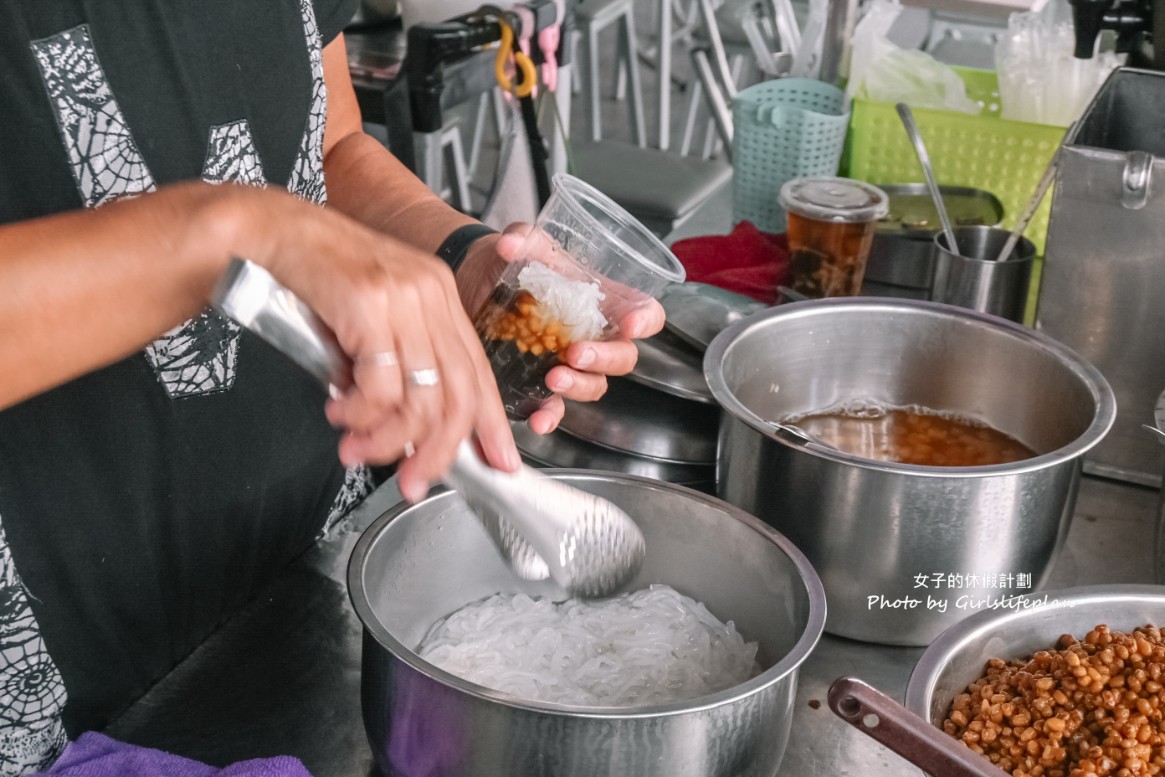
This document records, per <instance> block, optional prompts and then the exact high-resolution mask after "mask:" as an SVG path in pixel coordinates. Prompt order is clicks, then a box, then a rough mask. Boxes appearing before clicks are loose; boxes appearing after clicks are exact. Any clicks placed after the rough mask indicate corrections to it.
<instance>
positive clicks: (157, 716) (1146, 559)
mask: <svg viewBox="0 0 1165 777" xmlns="http://www.w3.org/2000/svg"><path fill="white" fill-rule="evenodd" d="M398 499H399V493H398V492H397V491H396V489H395V485H394V483H393V481H389V482H388V483H386V484H385V485H384V486H382V487H381V488H380V489H379V490H378V491H376V492H375V493H374V494H373V495H372V496H371V497H370V498H369V499H368V500H367V501H366V502H365V503H364V504H363V505H362V506H361V507H360V508H359V509H358V510H356V511H355V512H354V513H353V515H352V516H351V517H350V519H349V527H348V528H349V532H348V533H346V534H344V535H342V536H339V537H336V538H334V539H331V540H328V541H325V542H322V543H320V544H319V545H318V546H317V547H315V548H313V549H312V550H311V551H310V552H308V553H307V554H305V555H304V557H303V558H301V559H300V560H299V561H298V562H297V563H296V564H295V565H293V566H292V568H290V569H289V570H288V571H287V573H286V574H285V575H283V577H282V578H281V579H279V580H278V581H276V583H275V584H274V585H272V586H271V588H270V589H269V590H268V591H267V592H266V593H265V595H264V596H261V597H260V598H259V599H258V600H257V601H255V602H254V603H252V605H251V606H250V607H249V608H248V609H247V610H246V611H245V612H244V613H242V614H241V615H239V616H237V617H236V618H234V619H233V620H232V621H230V622H229V623H227V624H226V625H225V626H224V627H223V628H222V629H221V630H220V631H219V632H218V633H216V634H215V635H214V636H213V637H212V638H211V639H210V640H208V641H207V643H206V644H204V645H203V646H202V647H201V648H199V650H198V651H196V652H195V653H194V654H193V655H192V656H190V658H189V659H187V660H186V661H185V662H184V663H183V664H182V665H181V666H179V667H178V669H176V670H175V671H174V672H173V673H171V675H169V676H168V677H166V678H165V679H164V680H163V681H162V682H160V683H159V684H158V685H157V686H155V687H154V688H153V689H152V690H151V691H150V693H149V694H148V695H147V696H146V697H144V698H143V699H142V700H141V701H139V702H138V703H137V704H136V705H135V706H134V707H132V708H131V709H130V710H129V711H127V712H126V713H125V714H124V715H123V716H121V717H120V718H119V719H118V720H117V721H116V722H115V723H114V724H113V725H112V726H110V727H109V729H107V732H106V733H108V734H109V735H110V736H113V737H116V738H119V739H123V740H126V741H130V742H134V743H136V744H141V745H145V746H150V747H157V748H161V749H163V750H169V751H171V752H176V753H180V754H182V755H185V756H187V757H190V758H195V759H198V760H201V761H205V762H208V763H212V764H216V765H225V764H227V763H231V762H234V761H240V760H244V759H248V758H256V757H261V756H269V755H275V754H292V755H295V756H298V757H299V758H300V759H301V760H302V761H303V762H304V764H305V765H306V766H307V768H308V769H309V770H310V771H311V772H312V774H313V775H315V777H369V776H370V775H374V774H375V770H374V767H373V765H372V754H371V752H370V750H369V747H368V744H367V741H366V739H365V737H364V729H363V724H362V722H361V717H360V638H361V629H360V624H359V621H358V620H357V618H356V616H355V614H354V613H353V612H352V608H351V605H350V604H349V602H348V596H347V591H346V585H345V582H344V579H345V568H346V564H347V559H348V555H349V553H350V551H351V548H352V546H353V545H354V544H355V542H356V539H357V537H358V534H359V532H360V531H361V530H362V529H363V528H364V527H366V526H367V525H368V524H370V523H371V522H372V521H373V520H375V519H376V518H377V517H379V516H380V515H381V514H383V513H384V511H385V510H387V509H388V508H390V507H391V506H392V505H394V504H395V503H396V502H397V501H398ZM1156 507H1157V492H1156V491H1155V490H1151V489H1148V488H1143V487H1139V486H1133V485H1128V484H1124V483H1116V482H1113V481H1106V480H1100V479H1096V478H1085V479H1084V482H1083V485H1082V488H1081V492H1080V499H1079V501H1078V504H1077V508H1076V515H1075V520H1074V522H1073V525H1072V528H1071V531H1070V533H1069V536H1068V542H1067V546H1066V548H1065V550H1064V553H1063V555H1062V556H1061V558H1060V559H1059V560H1058V562H1057V564H1056V567H1055V568H1054V570H1053V571H1052V574H1051V579H1050V581H1049V586H1050V587H1064V586H1069V585H1080V584H1087V583H1101V582H1105V583H1148V582H1152V579H1153V559H1152V555H1153V547H1152V546H1153V543H1152V539H1153V528H1154V522H1155V517H1156ZM921 653H922V649H921V648H892V647H884V646H878V645H870V644H864V643H859V642H853V641H850V640H845V639H840V638H837V637H831V636H828V635H826V636H825V637H823V638H822V640H821V643H820V644H819V645H818V647H817V649H816V650H815V651H814V653H813V654H812V655H811V656H810V657H809V659H808V661H807V662H806V663H805V665H804V666H803V667H802V669H801V673H800V683H799V688H798V692H797V702H796V707H795V715H796V717H795V718H794V721H793V733H792V737H791V739H790V742H789V748H788V750H787V751H786V754H785V759H784V763H783V765H782V768H781V775H788V776H789V777H793V776H794V775H797V776H802V775H817V774H821V775H830V776H831V777H845V775H853V776H854V777H857V776H858V775H861V776H862V777H879V776H880V775H917V774H918V770H917V769H915V768H914V767H913V766H911V765H909V764H907V763H906V762H905V761H903V760H901V759H900V758H899V757H898V756H897V755H895V754H894V753H892V752H890V751H889V750H886V749H885V748H883V747H882V746H881V745H878V744H877V743H875V742H874V741H873V740H871V739H869V738H867V737H865V736H864V735H863V734H861V733H859V732H857V731H856V730H855V729H852V728H850V727H849V726H848V725H846V724H844V723H843V722H842V721H841V720H839V719H838V718H836V717H835V716H834V715H833V713H832V712H830V711H829V709H828V706H827V705H826V703H825V698H826V691H827V689H828V688H829V685H830V683H832V682H833V680H834V679H836V678H837V677H839V676H841V675H845V674H849V675H857V676H858V677H861V678H862V679H864V680H866V681H867V682H869V683H871V684H872V685H874V686H875V687H877V688H879V689H881V690H883V691H885V692H886V693H888V694H890V695H891V696H894V697H896V698H898V699H901V698H902V695H903V692H904V691H905V688H906V681H907V679H908V678H909V676H910V671H911V669H912V668H913V666H914V662H915V661H916V660H917V658H918V656H919V655H920V654H921ZM481 777H493V775H482V776H481ZM596 777H598V776H596ZM611 777H633V775H611Z"/></svg>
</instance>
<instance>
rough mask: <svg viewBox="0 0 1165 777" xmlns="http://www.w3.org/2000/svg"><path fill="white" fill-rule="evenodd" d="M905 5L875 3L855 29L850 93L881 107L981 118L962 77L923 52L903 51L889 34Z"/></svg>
mask: <svg viewBox="0 0 1165 777" xmlns="http://www.w3.org/2000/svg"><path fill="white" fill-rule="evenodd" d="M901 12H902V6H901V5H900V4H898V3H897V2H893V0H873V2H871V3H870V5H869V7H868V9H867V10H866V13H865V15H864V16H863V17H862V20H861V21H860V22H858V25H857V27H856V28H855V29H854V37H853V46H852V48H853V53H852V57H851V60H850V80H849V83H848V85H847V87H846V92H847V94H848V95H849V96H851V97H860V98H862V99H865V100H873V101H876V102H883V103H900V102H903V103H906V104H907V105H909V106H911V107H913V108H936V109H941V110H949V111H958V112H960V113H972V114H977V113H979V112H980V111H981V109H982V108H981V106H980V105H979V104H978V103H977V102H975V101H974V100H972V99H971V98H969V97H967V88H966V85H965V84H964V83H963V80H962V79H961V78H959V75H958V73H956V72H955V71H954V70H952V69H951V68H950V66H948V65H944V64H943V63H941V62H939V61H938V60H937V59H935V58H934V57H932V56H931V55H930V54H927V53H926V52H923V51H914V50H908V49H903V48H901V47H899V46H898V45H897V44H895V43H894V42H893V41H891V40H890V38H889V36H888V33H889V31H890V27H891V26H893V24H894V22H895V20H897V18H898V15H899V14H900V13H901Z"/></svg>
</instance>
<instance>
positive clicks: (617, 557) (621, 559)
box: [211, 259, 646, 598]
mask: <svg viewBox="0 0 1165 777" xmlns="http://www.w3.org/2000/svg"><path fill="white" fill-rule="evenodd" d="M211 304H212V305H213V306H214V308H215V309H216V310H217V311H218V312H219V313H221V314H223V315H224V316H227V317H228V318H230V319H232V320H234V321H235V322H237V323H238V324H239V325H240V326H243V327H246V328H247V329H249V330H251V331H252V332H254V333H255V334H257V335H258V336H259V337H261V338H262V339H263V340H265V341H267V342H268V343H269V344H271V345H272V346H274V347H275V348H276V349H277V350H279V351H281V352H282V353H283V354H285V355H286V356H288V357H290V358H291V359H292V360H293V361H295V362H296V363H297V364H299V365H300V366H301V367H303V368H304V369H306V370H307V371H308V372H309V373H311V374H312V375H314V376H315V377H316V378H317V379H319V381H320V382H321V383H322V384H323V385H324V386H325V387H326V388H327V389H328V391H329V393H330V394H332V395H333V396H340V395H342V394H343V392H344V391H345V390H346V389H348V388H349V387H350V386H351V385H352V363H351V360H350V359H349V358H348V356H347V355H346V354H345V353H344V351H343V350H342V349H341V348H340V346H339V344H338V342H337V341H336V338H335V335H334V334H333V333H332V331H331V329H330V328H329V327H328V326H327V324H325V323H324V322H323V320H322V319H321V318H320V317H319V316H318V315H317V314H316V313H315V311H313V310H312V309H311V308H310V307H308V306H307V304H306V303H304V302H303V301H302V300H301V299H299V298H298V297H297V296H295V294H294V293H293V292H292V291H291V290H290V289H288V288H286V287H285V286H283V285H281V284H280V283H279V282H278V281H276V280H275V279H274V278H273V277H272V276H271V274H270V273H268V272H267V271H266V270H265V269H263V268H262V267H260V266H259V265H257V264H254V263H253V262H249V261H246V260H243V259H234V260H232V261H231V264H230V267H228V269H227V271H226V272H225V273H224V274H223V276H222V278H220V279H219V281H218V283H217V284H216V285H215V288H214V291H213V292H212V294H211ZM444 481H445V484H446V485H447V486H449V487H450V488H451V489H453V490H455V491H457V493H459V494H460V495H461V497H462V498H463V499H464V500H465V502H466V503H467V504H468V505H469V507H470V509H471V510H473V512H474V513H476V514H477V516H478V517H479V518H480V519H481V521H482V523H483V524H484V525H485V528H486V530H487V531H488V532H489V534H490V537H491V538H492V539H493V541H494V544H495V545H497V547H498V550H499V551H501V553H502V555H503V556H504V557H505V558H506V560H507V561H508V562H509V564H510V566H511V567H512V568H513V570H514V572H515V573H516V574H517V575H518V576H519V577H521V578H523V579H525V580H545V579H546V578H548V577H549V578H553V579H554V581H555V582H556V583H558V584H559V585H560V586H562V588H563V589H564V590H565V591H566V592H567V593H568V594H570V595H572V596H580V597H591V598H593V597H601V596H608V595H610V594H613V593H615V592H617V591H618V590H619V589H621V588H622V587H623V586H624V585H626V584H627V582H628V581H629V580H630V579H631V578H632V577H633V576H634V575H635V573H636V572H637V571H638V570H639V567H640V566H641V564H642V563H643V557H644V555H645V553H646V546H645V543H644V540H643V534H642V533H641V532H640V530H639V527H638V526H636V524H635V522H634V521H633V520H632V519H631V517H630V516H629V515H627V513H626V512H624V511H623V510H622V509H620V508H619V507H618V506H616V505H615V504H613V503H611V502H610V501H608V500H606V499H602V498H600V497H598V496H595V495H593V494H589V493H587V492H585V491H582V490H580V489H577V488H573V487H571V486H568V485H566V484H564V483H561V482H559V481H557V480H554V479H553V478H550V477H547V476H546V475H544V474H542V473H540V472H538V471H537V470H535V469H533V468H531V467H528V466H525V465H523V466H522V467H521V468H520V469H519V470H518V471H517V472H514V473H508V472H502V471H500V470H496V469H493V468H492V467H490V466H488V465H486V464H485V462H483V461H482V460H481V458H480V457H479V456H478V454H477V451H476V450H475V448H474V446H473V445H472V444H471V443H470V442H469V441H468V440H464V441H462V443H461V445H460V446H459V447H458V449H457V457H456V459H455V460H454V462H453V464H452V465H451V466H450V468H449V472H448V474H447V475H446V476H445V478H444Z"/></svg>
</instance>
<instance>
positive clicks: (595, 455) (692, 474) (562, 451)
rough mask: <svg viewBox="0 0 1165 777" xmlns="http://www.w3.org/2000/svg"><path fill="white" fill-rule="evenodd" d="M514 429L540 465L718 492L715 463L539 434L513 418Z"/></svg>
mask: <svg viewBox="0 0 1165 777" xmlns="http://www.w3.org/2000/svg"><path fill="white" fill-rule="evenodd" d="M510 429H511V430H512V431H513V433H514V442H516V443H517V444H518V450H519V451H521V452H522V456H523V457H524V458H525V459H526V460H527V461H529V462H530V463H531V464H532V465H533V466H536V467H553V468H567V469H572V468H573V469H596V470H601V471H603V472H622V473H624V474H627V475H639V476H640V477H645V478H652V479H654V480H663V481H666V482H668V483H677V484H679V485H681V486H687V487H688V488H694V489H696V490H697V491H703V492H704V493H708V494H712V493H715V491H716V464H715V462H708V463H704V464H680V463H676V462H670V461H658V460H656V459H649V458H645V457H643V456H637V455H635V454H634V453H624V452H622V451H616V450H611V449H610V448H603V447H600V446H598V445H594V444H593V443H589V442H586V441H585V440H580V439H578V438H576V437H571V436H570V435H569V434H566V433H565V432H561V431H554V432H551V433H550V434H536V433H535V432H533V431H531V430H530V426H529V425H528V424H527V423H526V422H525V421H511V422H510Z"/></svg>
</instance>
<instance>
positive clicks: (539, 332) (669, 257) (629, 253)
mask: <svg viewBox="0 0 1165 777" xmlns="http://www.w3.org/2000/svg"><path fill="white" fill-rule="evenodd" d="M553 184H554V186H553V192H552V193H551V196H550V199H549V200H548V201H547V202H546V205H545V206H544V207H543V208H542V210H541V212H539V214H538V219H537V221H536V222H535V224H534V229H532V230H531V232H530V235H529V237H527V239H526V244H525V246H524V249H523V252H522V254H521V258H520V259H519V260H515V261H513V262H510V263H509V264H508V265H507V266H506V269H505V271H504V272H503V273H502V277H501V279H500V280H499V281H498V285H497V287H496V288H495V289H494V291H493V293H492V294H491V295H490V297H489V299H488V300H487V301H486V302H485V304H484V305H483V306H482V308H481V310H480V311H478V313H477V315H476V316H475V317H474V326H475V327H476V329H477V333H478V335H479V336H480V337H481V341H482V344H483V345H484V346H485V352H486V355H488V356H489V361H490V366H491V367H492V368H493V372H494V377H495V378H496V379H497V382H498V388H499V389H500V390H501V394H502V401H503V402H504V404H505V407H506V412H507V413H508V414H509V415H510V417H511V418H515V419H524V418H526V417H528V416H529V415H530V414H531V413H532V412H534V411H535V410H536V409H537V408H538V406H539V405H540V404H541V403H542V402H543V401H544V400H545V399H546V398H547V397H549V396H550V394H551V391H550V389H549V388H548V387H547V386H546V373H547V372H549V371H550V369H551V368H552V367H554V366H555V365H556V364H558V363H560V361H561V360H562V359H563V358H564V355H565V353H566V349H567V348H568V347H570V344H571V343H574V342H579V341H583V340H590V341H595V340H607V339H611V338H614V337H616V336H618V334H619V325H620V322H621V321H623V319H624V317H625V316H626V315H627V314H628V313H630V312H631V311H632V310H634V309H635V308H637V307H640V306H642V305H644V304H646V303H648V302H649V301H650V300H652V299H654V298H656V297H658V296H659V295H660V293H661V292H662V291H663V290H664V289H665V288H667V286H669V285H670V284H673V283H682V282H683V280H684V268H683V265H681V264H680V262H679V260H678V259H676V257H675V255H674V254H672V252H671V251H669V250H668V248H667V246H665V245H664V244H663V242H662V241H661V240H660V239H659V238H658V237H656V236H655V235H654V234H653V233H652V232H651V231H650V230H649V229H647V227H645V226H643V224H641V223H639V221H637V220H636V219H635V218H634V217H633V216H632V215H631V214H630V213H628V212H627V211H626V210H624V209H623V208H622V207H621V206H619V205H617V204H616V203H615V202H614V201H612V200H611V199H610V198H609V197H607V196H606V195H604V194H602V193H601V192H600V191H599V190H597V189H595V188H594V187H593V186H590V185H589V184H586V183H584V182H583V181H581V180H579V179H578V178H575V177H574V176H570V175H566V174H562V173H560V174H558V175H555V176H554V180H553Z"/></svg>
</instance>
